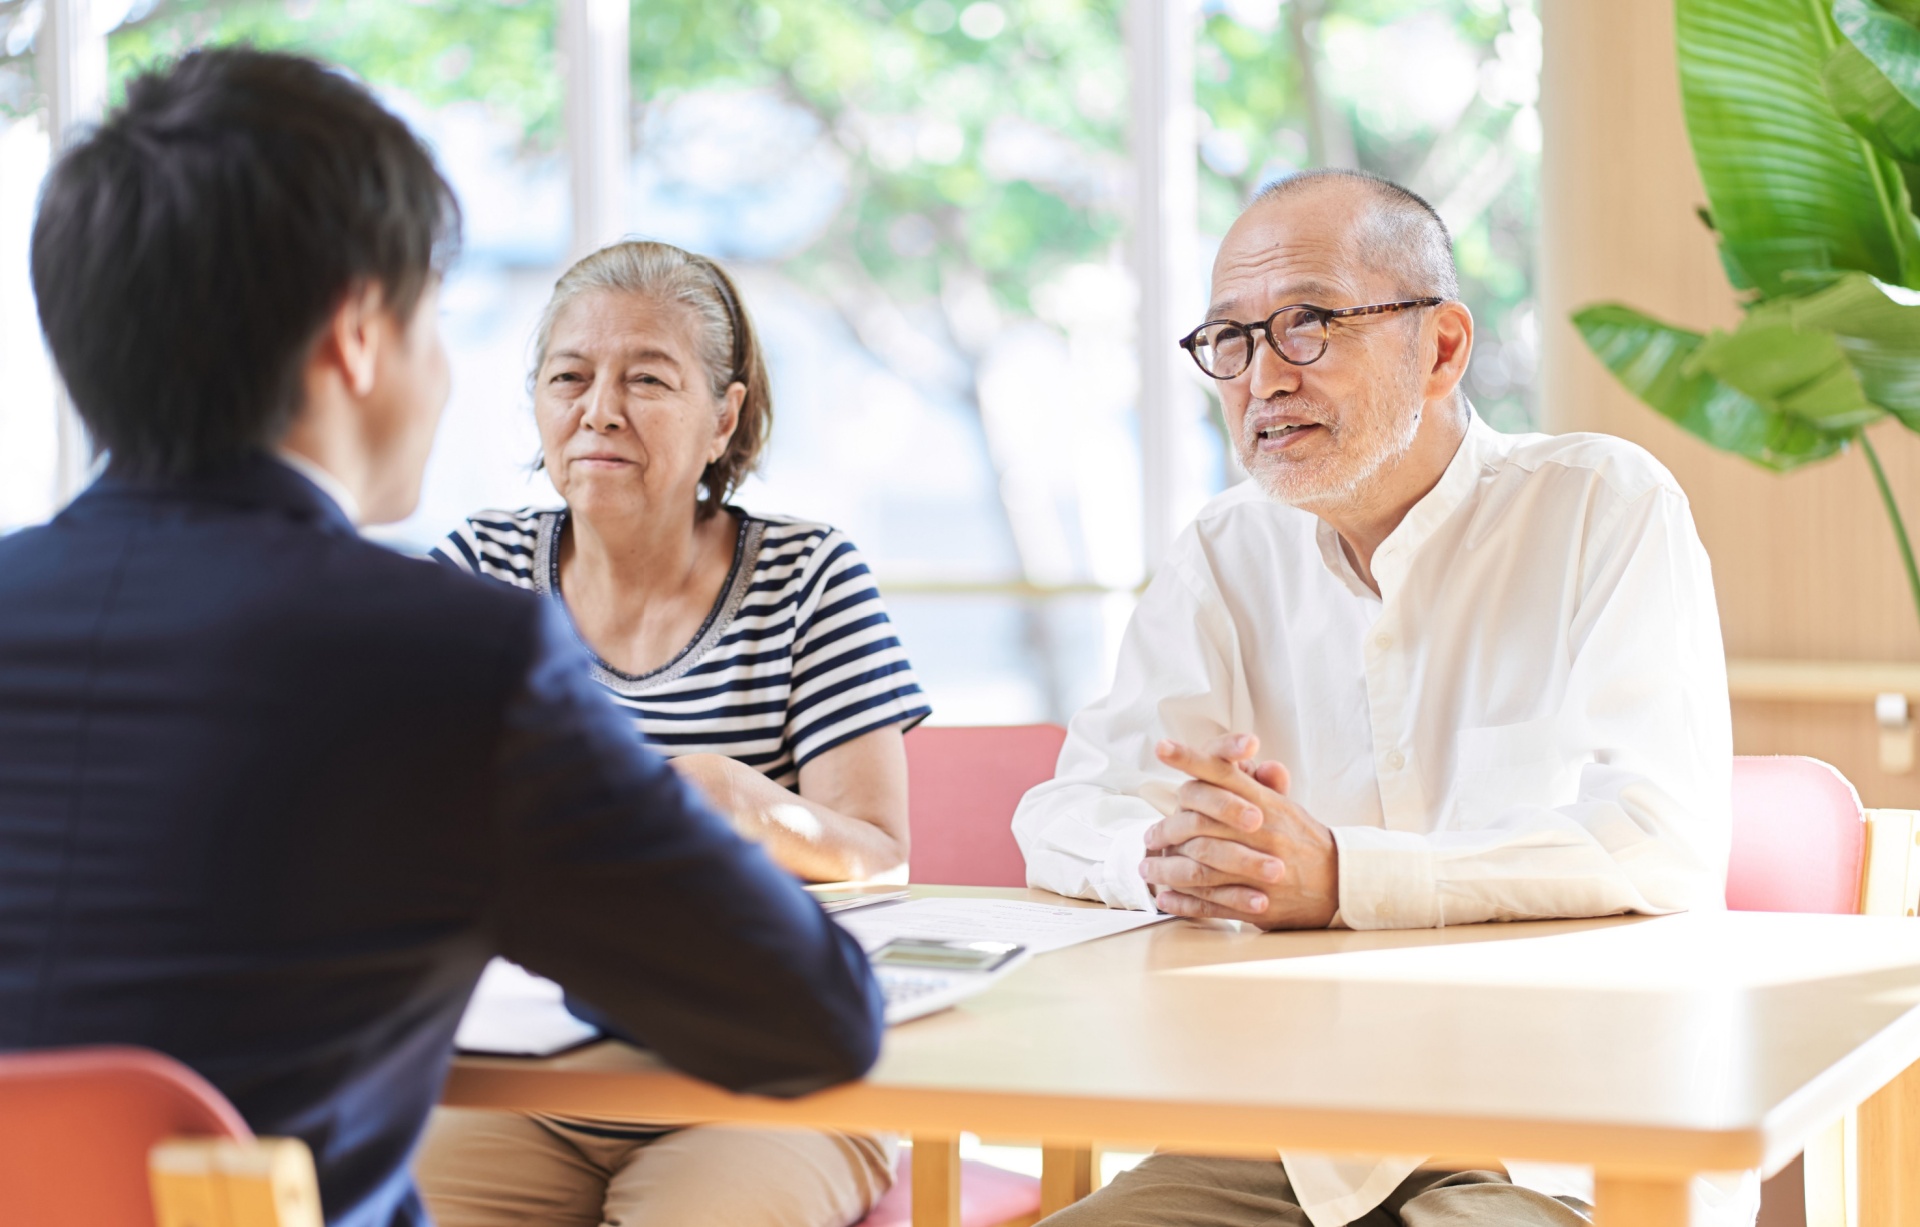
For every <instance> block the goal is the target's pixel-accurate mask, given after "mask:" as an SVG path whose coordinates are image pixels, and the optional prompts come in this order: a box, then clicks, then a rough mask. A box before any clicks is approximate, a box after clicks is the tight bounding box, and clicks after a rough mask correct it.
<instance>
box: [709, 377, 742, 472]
mask: <svg viewBox="0 0 1920 1227" xmlns="http://www.w3.org/2000/svg"><path fill="white" fill-rule="evenodd" d="M746 401H747V385H746V384H744V383H741V382H739V381H738V380H735V381H734V382H733V383H730V384H728V385H727V394H726V395H725V396H724V397H722V398H721V400H720V416H719V418H718V419H716V420H715V421H714V424H713V451H712V454H711V455H709V456H708V457H707V463H708V464H712V463H713V462H714V461H716V460H718V459H720V457H722V456H724V455H726V454H727V445H728V444H729V443H731V442H733V432H734V431H736V430H738V429H739V428H740V406H742V405H744V404H746Z"/></svg>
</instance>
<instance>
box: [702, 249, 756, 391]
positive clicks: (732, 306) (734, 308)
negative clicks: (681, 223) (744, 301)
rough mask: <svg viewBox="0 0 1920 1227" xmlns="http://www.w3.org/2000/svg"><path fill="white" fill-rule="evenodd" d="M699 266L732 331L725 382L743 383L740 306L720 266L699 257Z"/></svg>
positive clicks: (743, 335) (744, 345)
mask: <svg viewBox="0 0 1920 1227" xmlns="http://www.w3.org/2000/svg"><path fill="white" fill-rule="evenodd" d="M700 264H701V266H702V267H703V268H705V269H706V270H707V276H709V277H711V278H712V279H713V288H714V289H716V290H718V291H719V292H720V301H721V303H722V304H723V305H725V307H726V308H727V326H728V327H729V328H731V329H732V330H733V374H732V376H731V377H730V378H729V379H728V380H727V382H728V383H745V382H746V381H747V375H746V372H745V371H744V370H742V369H741V368H742V367H744V366H745V365H746V363H747V352H746V351H747V338H746V330H745V329H744V328H742V327H741V326H740V304H739V303H737V302H735V301H734V299H733V289H732V287H730V286H729V285H728V284H727V275H726V274H725V273H723V272H721V271H720V266H719V265H718V264H715V263H714V262H713V261H712V260H709V259H707V258H706V257H705V256H701V257H700Z"/></svg>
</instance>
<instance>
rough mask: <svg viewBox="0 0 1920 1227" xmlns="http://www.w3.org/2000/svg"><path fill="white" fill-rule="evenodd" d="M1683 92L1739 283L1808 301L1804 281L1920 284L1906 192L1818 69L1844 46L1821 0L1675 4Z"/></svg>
mask: <svg viewBox="0 0 1920 1227" xmlns="http://www.w3.org/2000/svg"><path fill="white" fill-rule="evenodd" d="M1677 17H1678V28H1679V54H1680V84H1681V94H1682V99H1683V102H1684V104H1685V111H1686V120H1687V129H1688V132H1689V134H1690V135H1691V137H1692V139H1693V152H1694V157H1695V159H1696V160H1697V161H1698V162H1699V164H1700V174H1701V178H1702V180H1703V181H1704V182H1705V184H1706V188H1707V199H1708V202H1709V204H1710V207H1711V208H1712V211H1713V221H1714V225H1715V227H1716V228H1717V229H1718V230H1719V232H1720V235H1721V253H1722V258H1723V260H1724V262H1725V263H1726V264H1727V266H1728V268H1729V272H1730V274H1732V275H1733V279H1734V281H1735V283H1736V284H1741V283H1745V284H1749V285H1752V286H1754V287H1756V288H1757V289H1759V290H1760V292H1761V293H1762V294H1763V295H1764V296H1768V297H1772V296H1775V295H1781V294H1792V293H1796V292H1802V291H1804V290H1805V289H1806V288H1807V286H1806V283H1805V282H1796V281H1795V280H1794V279H1793V277H1792V276H1791V275H1790V274H1792V273H1794V272H1796V271H1800V270H1815V271H1818V270H1826V269H1834V270H1848V269H1851V270H1857V271H1859V272H1865V273H1871V274H1873V275H1874V276H1876V277H1879V278H1880V279H1881V280H1883V281H1891V282H1900V281H1903V280H1905V279H1906V278H1907V276H1908V273H1909V271H1910V270H1911V271H1913V272H1915V273H1920V258H1917V257H1916V253H1917V252H1920V233H1916V230H1915V226H1914V221H1913V217H1912V215H1911V213H1910V212H1909V206H1908V201H1907V194H1906V185H1905V183H1904V182H1903V181H1902V179H1901V177H1900V175H1899V172H1898V169H1897V168H1896V167H1895V166H1894V164H1893V162H1892V161H1891V160H1890V159H1888V158H1887V157H1886V156H1885V155H1883V154H1881V153H1880V152H1879V151H1878V150H1876V149H1874V148H1873V147H1872V145H1871V144H1870V143H1869V142H1868V141H1867V140H1866V138H1864V137H1862V136H1861V135H1860V134H1858V133H1856V132H1855V131H1854V130H1853V129H1852V128H1850V127H1848V126H1847V124H1846V122H1845V121H1844V120H1842V119H1841V118H1840V116H1839V113H1838V112H1836V111H1835V109H1834V107H1833V105H1832V104H1831V103H1830V102H1829V101H1828V100H1827V94H1826V88H1825V86H1824V84H1823V82H1822V71H1823V68H1824V66H1825V64H1826V62H1827V59H1828V57H1829V56H1830V55H1831V54H1832V51H1833V49H1834V48H1835V47H1836V46H1837V45H1838V44H1839V42H1840V38H1839V34H1838V31H1836V30H1835V29H1834V27H1833V24H1832V22H1831V20H1830V19H1829V18H1828V16H1827V14H1826V13H1825V12H1823V11H1822V10H1821V8H1820V5H1819V4H1818V3H1817V0H1805V2H1804V3H1783V2H1782V0H1679V3H1678V5H1677Z"/></svg>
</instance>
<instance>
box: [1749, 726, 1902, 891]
mask: <svg viewBox="0 0 1920 1227" xmlns="http://www.w3.org/2000/svg"><path fill="white" fill-rule="evenodd" d="M1866 855H1867V825H1866V811H1865V810H1864V809H1862V808H1861V806H1860V794H1859V793H1858V792H1855V791H1854V787H1853V785H1852V784H1851V783H1849V782H1848V780H1847V777H1846V776H1844V775H1841V774H1840V773H1839V772H1838V771H1837V770H1835V769H1834V768H1833V767H1831V766H1829V765H1828V764H1826V763H1823V762H1821V761H1820V760H1819V759H1817V758H1801V757H1797V756H1786V755H1783V756H1780V757H1777V758H1745V757H1743V758H1736V759H1734V760H1733V857H1732V860H1731V861H1730V863H1729V864H1728V866H1727V906H1728V907H1729V908H1731V909H1733V910H1734V911H1736V912H1824V913H1828V914H1831V915H1842V916H1850V915H1852V914H1854V913H1855V912H1857V911H1859V910H1860V891H1861V870H1862V868H1863V867H1864V865H1865V863H1866Z"/></svg>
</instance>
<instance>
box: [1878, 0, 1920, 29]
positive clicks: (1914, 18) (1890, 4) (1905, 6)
mask: <svg viewBox="0 0 1920 1227" xmlns="http://www.w3.org/2000/svg"><path fill="white" fill-rule="evenodd" d="M1880 7H1881V8H1883V9H1885V10H1886V11H1887V12H1889V13H1892V14H1893V15H1894V16H1895V17H1898V18H1899V19H1900V20H1902V21H1904V22H1906V23H1908V24H1909V25H1914V26H1920V0H1880Z"/></svg>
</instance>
